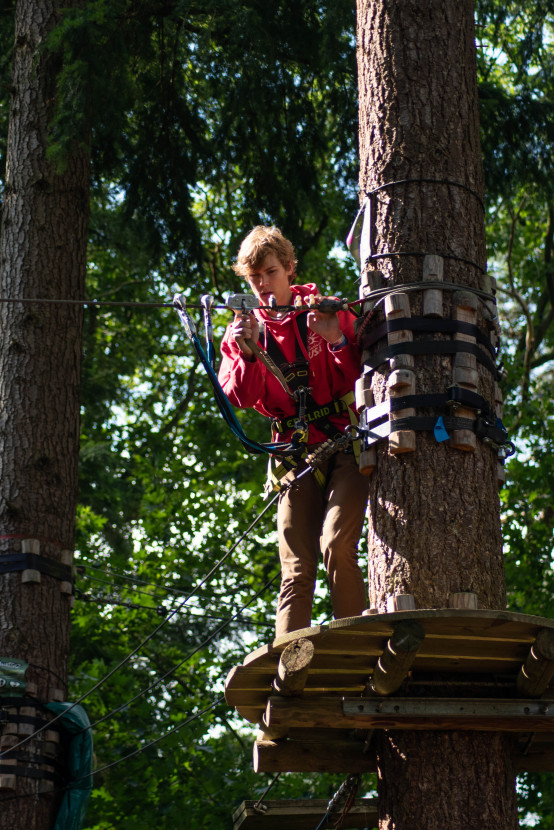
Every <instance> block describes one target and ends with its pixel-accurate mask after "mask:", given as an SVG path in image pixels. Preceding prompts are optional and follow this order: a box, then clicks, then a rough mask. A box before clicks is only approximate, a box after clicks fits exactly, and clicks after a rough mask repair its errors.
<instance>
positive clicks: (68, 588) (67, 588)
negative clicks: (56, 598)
mask: <svg viewBox="0 0 554 830" xmlns="http://www.w3.org/2000/svg"><path fill="white" fill-rule="evenodd" d="M60 592H61V593H62V594H67V595H68V596H71V595H72V593H73V584H72V583H71V582H60Z"/></svg>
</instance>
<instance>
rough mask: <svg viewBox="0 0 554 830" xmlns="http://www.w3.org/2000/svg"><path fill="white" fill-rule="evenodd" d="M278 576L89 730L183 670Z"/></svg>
mask: <svg viewBox="0 0 554 830" xmlns="http://www.w3.org/2000/svg"><path fill="white" fill-rule="evenodd" d="M278 576H279V572H277V573H276V574H274V575H273V576H272V577H271V579H270V580H268V581H267V582H266V583H265V585H264V586H263V587H262V588H260V589H259V591H256V593H255V594H254V595H253V596H252V597H250V599H249V600H248V602H246V603H245V604H244V605H242V606H241V607H240V608H239V609H238V611H236V612H235V613H234V614H233V615H232V616H231V617H228V618H227V619H226V620H225V621H224V622H223V623H222V624H221V625H220V626H218V627H217V628H216V629H215V631H212V633H211V634H210V635H208V637H206V639H205V640H204V641H203V642H201V643H200V645H198V646H196V648H194V649H193V650H192V651H190V652H189V653H188V654H187V656H186V657H184V658H183V659H182V660H180V661H179V663H176V665H174V666H173V667H172V668H171V669H169V670H168V671H167V672H166V673H165V674H163V675H162V676H161V677H158V678H157V679H156V680H155V681H154V682H153V683H151V684H150V686H148V687H147V688H145V689H142V690H141V691H140V692H137V694H136V695H134V697H132V698H131V699H130V700H127V701H126V702H125V703H122V704H121V705H120V706H118V707H116V708H115V709H112V711H111V712H108V713H107V714H105V715H103V716H102V717H101V718H99V720H97V721H95V722H94V723H91V724H90V726H89V727H87V729H92V728H93V727H94V726H98V724H99V723H103V722H104V721H106V720H109V718H111V717H112V716H113V715H116V714H117V713H118V712H121V711H122V709H126V708H127V707H128V706H131V705H132V704H133V703H134V702H135V701H136V700H138V699H139V698H140V697H142V696H143V695H145V694H148V692H151V691H152V689H155V688H156V687H157V686H159V685H160V683H162V682H163V681H164V680H166V679H167V678H168V677H169V676H170V675H172V674H174V673H175V672H176V671H177V670H178V669H180V668H181V666H183V665H184V664H185V663H187V662H188V661H189V660H190V659H191V658H192V657H194V655H195V654H197V653H198V652H199V651H201V650H202V649H203V648H204V647H205V646H207V645H209V644H210V643H211V642H212V640H214V639H215V638H216V637H217V635H218V634H220V633H221V632H222V631H223V630H224V629H225V628H227V626H229V625H230V624H231V623H232V622H234V621H235V620H236V619H237V618H238V617H239V615H240V614H241V613H242V612H243V611H244V610H245V609H246V608H248V607H249V606H250V605H251V604H252V603H253V602H254V600H256V599H258V598H259V597H260V596H261V595H262V594H263V593H264V591H266V590H267V589H268V588H269V587H270V586H271V585H272V584H273V583H274V582H275V580H276V579H277V577H278ZM50 723H51V721H50ZM82 731H85V730H82ZM14 749H15V747H14Z"/></svg>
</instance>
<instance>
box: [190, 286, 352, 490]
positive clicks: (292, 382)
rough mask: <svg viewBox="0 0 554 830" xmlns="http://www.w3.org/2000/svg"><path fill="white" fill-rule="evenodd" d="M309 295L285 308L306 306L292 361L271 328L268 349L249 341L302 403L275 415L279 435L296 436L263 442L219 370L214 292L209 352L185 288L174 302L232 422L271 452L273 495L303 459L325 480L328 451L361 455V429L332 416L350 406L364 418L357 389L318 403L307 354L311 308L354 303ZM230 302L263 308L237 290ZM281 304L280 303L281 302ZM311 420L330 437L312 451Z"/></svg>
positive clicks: (207, 307)
mask: <svg viewBox="0 0 554 830" xmlns="http://www.w3.org/2000/svg"><path fill="white" fill-rule="evenodd" d="M309 300H310V302H309V303H308V306H307V308H304V307H301V306H299V305H298V304H296V305H294V306H292V307H291V306H286V307H282V308H283V310H285V309H286V310H287V311H290V310H295V311H299V310H300V311H301V313H299V314H298V315H297V319H296V320H295V325H296V328H297V331H298V336H297V338H296V358H297V359H296V360H295V361H293V363H289V362H287V361H286V360H285V358H284V356H283V355H282V353H281V351H280V349H279V347H278V345H277V343H276V341H275V340H274V338H273V337H272V336H271V335H270V334H269V332H267V331H266V330H265V329H264V331H265V337H266V349H261V348H260V346H259V345H258V344H257V343H254V342H253V341H252V340H250V339H248V340H246V341H245V342H246V345H247V346H248V347H249V348H250V350H251V351H252V352H253V353H254V354H255V355H256V357H257V358H258V359H259V360H261V362H262V363H263V364H264V365H265V366H266V368H267V369H268V371H269V372H271V374H272V375H273V376H274V377H275V378H276V379H277V380H278V381H279V383H280V384H281V386H282V388H283V390H284V391H285V392H286V394H287V396H288V397H290V398H292V399H294V401H295V403H296V414H295V415H294V416H289V417H287V418H284V419H273V421H272V432H273V437H274V439H276V438H277V436H278V435H279V434H280V433H284V432H290V431H291V430H293V432H292V435H291V438H290V440H289V441H279V440H274V441H273V442H271V443H267V444H259V443H258V442H255V441H252V440H250V439H249V438H248V437H247V436H246V435H245V433H244V431H243V430H242V427H241V425H240V423H239V422H238V419H237V417H236V415H235V413H234V410H233V408H232V406H231V405H230V403H229V400H228V398H227V396H226V395H225V393H224V391H223V389H222V388H221V385H220V383H219V380H218V378H217V375H216V373H215V360H214V356H213V326H212V321H211V309H212V308H213V300H212V298H211V297H210V296H209V295H204V296H203V297H202V307H203V310H204V327H205V332H206V351H207V354H206V352H205V351H204V349H203V348H202V345H201V343H200V340H199V339H198V335H197V332H196V326H195V324H194V322H193V320H192V319H191V317H190V315H189V313H188V311H187V307H186V299H185V297H184V296H183V295H182V294H181V295H179V294H176V295H175V296H174V299H173V305H174V307H175V308H176V309H177V311H178V313H179V317H180V319H181V322H182V324H183V327H184V329H185V332H186V334H187V336H188V338H189V340H190V341H191V343H192V344H193V346H194V349H195V351H196V354H197V355H198V357H199V359H200V361H201V363H202V365H203V366H204V368H205V370H206V373H207V375H208V378H209V380H210V382H211V384H212V387H213V389H214V393H215V399H216V403H217V405H218V408H219V410H220V412H221V414H222V415H223V418H224V419H225V421H226V423H227V425H228V426H229V427H230V428H231V430H232V431H233V433H234V434H235V435H236V437H237V438H238V439H239V441H241V443H242V444H243V446H244V447H245V449H247V450H248V451H249V452H253V453H266V454H268V455H269V456H270V458H269V462H268V478H267V483H266V487H265V498H267V497H268V496H269V494H270V493H271V492H272V491H274V490H277V491H281V490H282V489H283V487H285V488H288V487H289V486H291V482H290V481H289V482H288V483H285V482H282V479H283V478H284V477H285V476H286V475H287V474H288V473H289V472H290V471H291V470H293V469H295V468H296V467H297V465H298V463H299V462H300V461H301V460H303V461H304V462H305V464H306V467H305V469H304V470H303V471H302V472H301V473H299V474H298V475H297V479H298V478H300V477H301V476H303V475H304V474H305V473H308V472H310V473H313V474H314V475H315V477H316V480H317V481H318V483H319V484H320V485H321V486H324V484H325V477H324V476H323V474H322V472H321V470H319V469H318V466H319V465H320V464H322V463H323V455H325V458H326V459H327V458H329V457H330V456H331V455H333V454H334V453H335V452H338V451H340V450H342V451H349V450H350V447H351V446H352V447H353V448H355V449H354V451H355V453H356V455H357V452H358V446H359V442H358V433H355V434H354V433H352V432H351V431H350V432H348V433H347V434H345V435H341V434H340V432H339V431H338V429H337V427H335V426H333V424H332V423H331V422H330V421H329V417H330V416H333V415H339V414H341V413H342V412H348V414H349V419H350V425H351V426H357V423H358V419H357V417H356V415H355V413H354V412H353V410H352V409H351V405H352V404H353V403H354V394H353V392H348V393H347V394H346V395H343V396H342V397H341V398H340V399H338V400H334V401H329V402H328V403H325V404H323V405H321V404H316V403H315V401H313V399H312V397H311V394H310V388H309V386H308V385H307V383H308V381H309V364H308V359H307V310H309V309H313V308H318V309H319V310H321V311H324V312H333V311H337V310H345V309H347V308H348V303H347V301H346V300H344V299H342V300H334V299H329V298H324V299H323V300H322V301H320V302H319V303H316V302H315V299H314V300H313V302H312V298H311V297H310V298H309ZM226 307H227V308H230V309H232V310H233V311H240V312H242V313H249V312H251V311H252V310H254V309H257V308H261V306H260V303H259V300H258V299H257V298H256V297H254V296H252V295H250V294H231V295H230V296H229V297H228V298H227V301H226ZM271 307H272V306H271ZM275 307H276V308H279V307H278V306H275ZM298 321H300V322H298ZM311 423H314V424H316V425H317V426H318V428H319V429H321V431H322V432H324V433H325V434H326V435H328V436H329V437H328V440H327V441H325V442H324V443H323V444H322V445H320V447H318V448H316V449H315V450H314V451H313V452H311V453H309V454H308V450H307V439H308V430H309V425H310V424H311ZM323 448H325V449H323ZM308 459H309V460H308ZM272 462H273V463H272Z"/></svg>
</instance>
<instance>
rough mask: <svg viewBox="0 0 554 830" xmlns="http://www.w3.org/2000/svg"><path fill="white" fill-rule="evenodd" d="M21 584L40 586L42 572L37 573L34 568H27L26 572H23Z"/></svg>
mask: <svg viewBox="0 0 554 830" xmlns="http://www.w3.org/2000/svg"><path fill="white" fill-rule="evenodd" d="M21 582H22V583H23V584H29V585H32V584H35V585H37V584H39V583H40V582H42V576H41V573H40V571H36V570H35V569H34V568H26V570H24V571H21Z"/></svg>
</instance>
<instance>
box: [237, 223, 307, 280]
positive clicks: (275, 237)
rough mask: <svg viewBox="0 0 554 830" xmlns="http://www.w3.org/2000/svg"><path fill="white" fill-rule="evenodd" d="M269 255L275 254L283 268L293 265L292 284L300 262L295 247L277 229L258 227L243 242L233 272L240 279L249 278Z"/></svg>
mask: <svg viewBox="0 0 554 830" xmlns="http://www.w3.org/2000/svg"><path fill="white" fill-rule="evenodd" d="M268 254H274V255H275V256H276V257H277V259H278V260H279V262H280V263H281V265H282V266H283V268H288V266H289V265H290V264H291V263H292V275H291V282H292V280H293V279H294V278H295V276H296V266H297V264H298V260H297V259H296V256H295V253H294V246H293V244H292V242H290V241H289V240H288V239H287V238H286V237H285V236H283V234H282V233H281V231H280V230H279V228H275V227H266V226H265V225H257V226H256V227H255V228H253V229H252V230H251V231H250V233H249V234H248V236H245V238H244V239H243V240H242V243H241V246H240V248H239V252H238V255H237V261H236V262H235V264H234V265H233V271H234V272H235V274H238V276H239V277H247V276H248V274H249V272H250V271H251V270H252V269H253V268H257V267H258V266H259V265H260V264H261V263H262V262H263V260H264V259H265V258H266V256H268Z"/></svg>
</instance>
